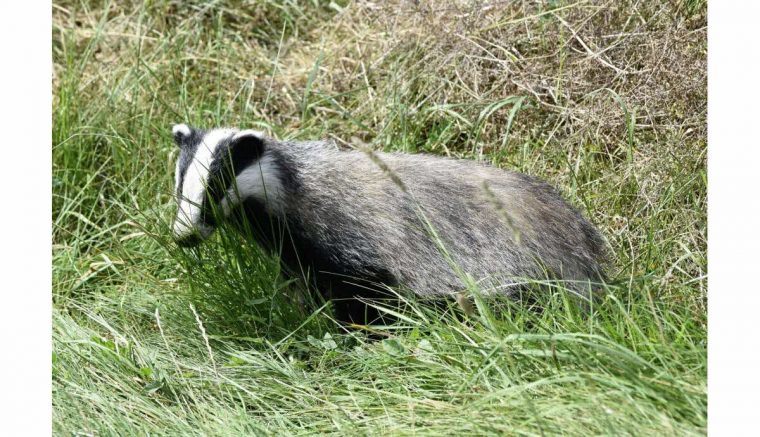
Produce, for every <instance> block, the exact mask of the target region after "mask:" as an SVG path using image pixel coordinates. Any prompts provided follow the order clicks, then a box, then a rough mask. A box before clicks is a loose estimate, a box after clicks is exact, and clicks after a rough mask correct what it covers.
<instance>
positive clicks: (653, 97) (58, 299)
mask: <svg viewBox="0 0 760 437" xmlns="http://www.w3.org/2000/svg"><path fill="white" fill-rule="evenodd" d="M54 3H55V4H54V5H53V35H52V38H53V64H54V74H53V78H52V80H53V90H54V102H53V108H52V111H53V142H52V148H53V169H52V184H53V186H52V190H53V211H52V221H53V235H52V242H53V266H52V268H53V284H52V288H53V296H52V298H53V314H52V319H53V356H52V360H53V375H52V377H53V431H54V433H56V434H65V435H71V434H81V435H137V434H143V435H145V434H150V435H178V434H182V435H239V434H242V433H246V434H275V435H288V434H312V433H314V434H316V433H334V434H340V435H377V434H392V435H408V434H420V435H439V434H441V433H443V432H446V433H449V434H453V435H462V434H476V435H484V434H496V433H506V434H514V435H551V434H567V435H579V436H587V435H598V434H605V435H607V434H627V435H631V434H633V435H691V434H705V433H706V421H707V417H706V415H707V382H706V363H707V344H706V342H707V335H706V278H707V262H706V237H707V235H706V233H707V230H706V226H707V225H706V186H707V180H706V109H707V90H706V82H707V80H706V58H707V53H706V51H707V44H706V39H707V37H706V33H707V32H706V26H707V23H706V18H705V17H706V4H705V2H704V1H700V0H673V1H666V0H661V1H646V2H643V1H633V0H631V1H622V2H606V3H603V2H596V1H577V2H573V1H564V0H557V1H542V2H529V1H493V2H465V1H456V2H447V1H391V2H367V1H356V2H345V1H334V2H325V1H319V0H313V1H308V2H298V3H297V2H294V1H287V2H280V3H278V2H272V1H266V0H262V1H256V2H244V4H241V3H239V2H229V3H226V2H208V3H205V2H199V1H192V2H174V1H146V2H132V1H125V2H102V3H101V2H97V1H82V2H74V1H56V2H54ZM178 122H186V123H189V124H192V125H197V126H203V127H212V126H221V125H227V126H239V127H246V128H255V129H259V130H263V131H265V132H267V133H268V134H270V135H273V136H275V137H277V138H282V139H286V138H292V139H315V138H329V139H333V140H335V141H336V142H337V143H338V144H340V145H341V146H345V147H350V146H352V145H357V144H366V145H368V146H370V147H372V148H375V149H377V150H396V151H405V152H409V153H433V154H439V155H447V156H456V157H463V158H469V159H480V160H484V161H488V162H491V163H493V164H494V165H497V166H500V167H503V168H509V169H514V170H518V171H521V172H525V173H528V174H531V175H535V176H538V177H540V178H542V179H544V180H547V181H549V182H550V183H551V184H552V185H554V186H556V187H557V188H558V189H559V190H560V191H561V192H562V193H563V195H564V196H565V197H566V198H567V199H568V200H569V201H570V202H571V203H572V204H573V205H575V206H576V207H577V208H578V209H579V210H581V211H582V213H583V214H584V215H586V216H587V217H588V218H589V219H590V220H591V221H592V222H593V223H595V224H596V225H597V226H598V227H599V228H600V230H601V231H602V233H603V234H604V236H605V238H606V239H607V240H608V242H609V246H610V249H611V252H612V254H613V257H612V263H611V265H610V276H611V278H612V281H611V283H610V284H609V285H608V286H607V287H606V288H605V290H604V296H603V298H602V299H600V301H599V302H597V303H595V304H594V306H593V307H592V308H591V309H590V311H588V312H583V311H579V310H578V308H577V306H576V305H575V304H574V303H573V302H571V301H568V300H567V298H566V293H563V290H562V288H561V287H559V288H558V287H544V288H543V293H541V294H540V295H539V296H537V297H536V298H535V299H534V300H535V302H534V303H533V305H534V306H533V307H528V306H527V305H526V304H519V303H515V302H510V301H506V300H504V301H501V300H500V301H496V302H492V301H489V302H483V301H480V300H476V302H475V306H474V307H473V308H460V307H459V306H458V305H457V304H456V303H452V304H451V305H449V306H448V308H446V307H440V306H437V307H432V306H430V305H427V304H425V303H422V302H418V301H416V300H415V299H413V298H411V297H406V296H405V297H404V301H403V302H404V303H403V305H402V307H401V308H399V309H398V310H393V311H397V314H395V315H396V316H397V318H398V319H399V321H398V322H397V323H396V324H395V325H394V326H392V327H386V328H384V329H383V328H372V329H373V332H372V336H371V337H372V338H368V333H370V332H369V331H370V329H369V328H366V329H365V328H362V327H358V328H357V329H353V330H350V331H348V332H346V331H344V330H342V329H341V328H340V327H339V326H338V325H336V323H335V322H334V321H333V320H332V318H331V310H330V305H329V304H326V303H324V302H320V301H318V300H315V299H310V298H309V296H308V295H307V294H305V293H304V290H303V287H302V286H301V285H300V284H299V283H297V282H289V281H286V280H285V279H283V278H282V277H281V275H280V274H279V267H278V264H277V262H276V260H274V259H272V258H271V257H268V256H265V255H264V254H262V253H261V252H260V251H259V250H258V249H257V248H256V247H255V246H252V245H250V244H248V243H247V242H246V241H244V240H242V239H241V238H240V237H238V236H236V235H235V234H232V233H227V232H224V231H223V232H219V233H217V234H216V236H215V237H214V238H212V239H211V240H210V241H209V242H208V243H207V244H204V245H203V246H202V247H201V249H199V250H197V251H191V250H180V249H178V248H177V246H176V245H174V244H173V243H172V242H171V240H170V238H169V232H168V229H169V222H170V220H171V218H172V215H173V214H174V211H175V209H174V208H175V206H174V202H173V199H172V183H173V169H174V159H175V158H176V156H177V150H176V147H175V146H174V145H173V144H172V141H171V126H172V124H173V123H178ZM466 293H468V294H470V297H476V296H477V290H476V289H469V290H467V291H466ZM464 307H466V305H464ZM538 308H541V310H539V309H538ZM465 310H466V311H465ZM377 338H380V339H379V340H378V339H377Z"/></svg>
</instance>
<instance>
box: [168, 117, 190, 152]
mask: <svg viewBox="0 0 760 437" xmlns="http://www.w3.org/2000/svg"><path fill="white" fill-rule="evenodd" d="M192 133H193V130H192V128H190V126H188V125H186V124H184V123H181V124H175V125H174V126H172V135H173V136H174V143H175V144H176V145H177V146H178V147H182V146H183V145H184V144H185V143H186V142H187V139H188V138H190V135H192Z"/></svg>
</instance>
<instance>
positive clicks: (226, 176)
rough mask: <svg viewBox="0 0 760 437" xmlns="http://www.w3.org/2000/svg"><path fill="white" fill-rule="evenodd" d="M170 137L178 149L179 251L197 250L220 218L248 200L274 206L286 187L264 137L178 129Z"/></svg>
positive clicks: (176, 229)
mask: <svg viewBox="0 0 760 437" xmlns="http://www.w3.org/2000/svg"><path fill="white" fill-rule="evenodd" d="M172 133H173V134H174V141H175V142H176V144H177V145H178V146H179V148H180V155H179V159H177V168H176V173H175V183H176V185H175V190H176V198H177V204H178V209H177V217H176V219H175V220H174V227H173V232H174V238H175V240H176V241H177V243H178V244H179V245H181V246H194V245H196V244H198V243H200V242H201V241H203V240H204V239H206V238H207V237H208V236H209V235H210V234H211V233H212V232H213V230H214V228H215V227H216V223H217V220H218V218H219V217H223V216H226V215H228V214H229V213H230V211H231V210H232V208H234V207H235V206H236V205H237V204H238V203H239V202H240V201H242V200H245V199H247V198H249V197H253V198H256V199H257V200H260V201H261V202H262V204H267V205H275V206H276V204H277V199H279V198H280V194H281V191H282V187H281V184H280V179H279V177H278V176H277V174H276V166H275V165H273V162H272V157H271V156H270V154H269V153H267V151H266V147H265V140H264V137H263V135H262V134H261V133H260V132H256V131H252V130H243V131H240V130H237V129H212V130H208V131H204V130H200V129H195V128H192V127H190V126H188V125H186V124H178V125H175V126H174V127H173V128H172Z"/></svg>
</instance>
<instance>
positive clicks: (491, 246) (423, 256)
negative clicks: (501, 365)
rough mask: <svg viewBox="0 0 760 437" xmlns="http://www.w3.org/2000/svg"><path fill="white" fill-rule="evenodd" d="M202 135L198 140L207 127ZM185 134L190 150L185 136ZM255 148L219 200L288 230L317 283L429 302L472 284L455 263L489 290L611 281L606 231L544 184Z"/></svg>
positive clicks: (307, 145) (446, 167)
mask: <svg viewBox="0 0 760 437" xmlns="http://www.w3.org/2000/svg"><path fill="white" fill-rule="evenodd" d="M181 126H182V127H183V128H186V126H184V125H181ZM176 130H177V128H175V136H176ZM191 132H192V135H193V136H195V137H198V133H197V132H200V131H197V130H191ZM211 132H215V131H211ZM217 132H218V131H217ZM236 132H237V131H235V130H231V131H230V133H229V135H228V136H230V137H231V136H233V135H235V134H236ZM205 135H209V134H208V133H205ZM238 135H240V134H238ZM252 135H253V134H252ZM181 137H182V138H178V142H179V143H180V144H182V141H183V138H184V139H186V138H185V137H184V136H181ZM218 137H219V135H218V134H217V136H216V137H215V138H218ZM196 140H197V138H196ZM215 141H218V140H215ZM254 141H259V142H260V145H259V147H260V148H261V149H260V150H261V152H260V154H259V155H258V156H257V157H256V159H255V160H254V161H252V162H248V163H246V165H247V166H248V167H247V169H248V170H247V171H246V170H245V169H241V168H236V169H235V170H234V171H235V174H236V175H237V190H234V189H233V188H228V189H227V191H226V196H225V197H224V198H223V199H221V200H220V202H219V203H220V204H221V205H222V207H223V210H224V211H225V213H229V212H230V211H232V210H234V206H235V205H239V204H242V206H243V207H244V208H247V209H249V210H250V211H249V212H248V217H249V218H250V219H251V220H258V221H261V220H262V217H263V218H264V219H265V220H272V219H273V220H275V221H277V222H278V223H281V224H284V225H285V227H286V228H287V229H288V238H290V239H292V240H293V241H292V242H290V243H287V242H286V243H284V244H285V246H288V245H290V246H292V248H293V252H294V253H293V254H291V256H290V259H288V257H287V256H284V257H283V259H284V262H285V263H286V264H290V265H289V267H290V268H291V270H298V269H301V268H303V267H304V266H309V267H311V268H312V269H313V270H314V271H313V272H312V273H313V274H315V275H317V276H318V277H319V276H322V277H324V276H326V275H331V274H333V279H332V280H330V281H327V283H329V284H332V285H335V284H336V281H338V280H339V279H335V278H338V277H342V278H343V280H344V281H345V282H354V283H356V278H359V279H367V280H370V281H381V282H385V283H390V285H396V284H399V285H403V286H406V287H408V288H410V289H411V290H413V291H414V292H415V293H417V294H419V295H422V296H441V295H451V294H452V293H454V292H457V291H459V290H462V289H463V288H464V287H465V284H464V283H463V281H462V279H461V278H460V276H459V275H458V274H457V273H456V271H455V269H453V268H452V265H451V263H450V261H453V263H454V264H455V265H456V266H458V268H459V269H460V270H461V271H462V272H466V273H467V274H469V275H470V276H471V277H472V278H473V279H475V280H476V281H480V282H481V283H482V284H483V285H484V286H483V290H484V291H486V292H489V291H491V292H493V291H497V292H498V291H502V292H504V293H508V292H509V290H510V289H513V288H514V287H511V285H513V284H517V283H520V282H522V281H524V280H525V279H526V278H535V279H541V278H546V274H547V272H549V274H550V275H551V276H553V277H556V278H559V279H564V280H567V281H571V283H574V282H576V281H577V283H578V284H579V285H578V286H575V287H572V288H574V289H575V290H576V291H578V292H581V293H583V292H587V291H588V289H589V288H588V282H589V281H591V282H597V281H599V280H600V279H601V277H602V267H601V265H600V262H601V261H602V260H603V258H604V253H605V249H604V243H603V239H602V238H601V236H600V234H599V233H598V231H597V230H596V229H595V228H594V227H593V226H592V225H591V224H590V223H589V222H588V221H586V220H585V219H584V218H583V217H582V216H581V214H579V213H578V212H577V211H576V210H575V209H573V208H572V207H570V206H569V205H568V204H567V203H566V202H565V201H564V200H563V199H562V198H561V197H560V195H559V194H558V193H557V192H556V191H555V190H554V189H553V188H552V187H551V186H549V185H548V184H546V183H544V182H541V181H539V180H537V179H535V178H533V177H530V176H526V175H523V174H519V173H515V172H511V171H506V170H501V169H498V168H495V167H492V166H489V165H485V164H482V163H478V162H475V161H470V160H458V159H448V158H441V157H435V156H429V155H410V154H402V153H375V154H372V155H370V154H368V153H365V152H362V151H357V150H339V149H338V148H336V147H335V145H334V144H332V143H330V142H322V141H312V142H281V141H277V140H274V139H271V138H266V137H264V136H261V135H260V134H255V139H254ZM208 146H209V147H212V148H213V147H216V146H214V145H208ZM196 149H197V147H196ZM183 153H185V149H184V148H183ZM188 153H190V152H188ZM192 153H196V152H195V151H193V152H192ZM182 159H185V161H187V158H186V157H184V158H180V160H182ZM383 166H387V168H388V169H390V171H391V172H392V173H393V175H394V176H393V177H391V176H390V175H388V174H387V172H386V171H384V169H383V168H382V167H383ZM178 167H179V166H178ZM178 172H179V168H178ZM241 175H243V176H242V177H241ZM395 178H397V179H399V180H400V183H399V181H398V180H394V179H395ZM185 183H187V182H185ZM203 183H204V185H205V184H208V181H205V182H203ZM267 185H269V190H267ZM262 188H263V189H262ZM181 190H182V187H178V192H181ZM262 193H263V194H262ZM238 194H239V195H240V197H242V198H243V199H238ZM216 197H217V198H218V197H219V196H218V195H217V196H216ZM180 219H181V217H178V220H180ZM426 220H427V221H428V223H429V224H430V227H428V226H427V225H426V223H425V221H426ZM189 225H191V226H189V227H193V226H194V225H195V223H190V224H189ZM196 227H197V226H196ZM431 228H432V230H434V232H435V233H436V234H437V235H438V237H439V240H438V242H436V240H435V239H434V238H431V232H430V230H431ZM260 229H261V227H260ZM203 236H204V237H205V235H203ZM178 237H182V235H178ZM263 239H264V240H266V239H267V237H263ZM291 243H292V244H291ZM441 244H442V246H443V247H444V248H445V251H446V253H448V254H449V255H450V259H448V260H447V258H446V257H445V256H444V255H443V254H442V251H441ZM292 264H298V266H294V265H292ZM327 269H333V270H334V271H329V270H327ZM318 282H319V281H318Z"/></svg>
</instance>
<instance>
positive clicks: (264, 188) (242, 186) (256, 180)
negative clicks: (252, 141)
mask: <svg viewBox="0 0 760 437" xmlns="http://www.w3.org/2000/svg"><path fill="white" fill-rule="evenodd" d="M278 172H279V169H278V168H277V165H276V164H275V162H274V159H273V158H272V156H271V155H270V154H268V153H266V152H264V155H263V156H262V157H261V159H259V160H258V161H257V162H255V163H253V164H252V165H250V166H249V167H248V168H246V169H245V170H243V171H242V172H240V174H238V176H237V178H236V179H235V183H236V185H237V190H236V189H235V187H234V186H233V187H230V188H229V189H228V190H227V195H226V196H225V197H224V199H222V208H223V211H224V213H225V214H228V213H229V211H230V209H232V207H233V206H235V205H237V204H238V203H239V202H241V201H242V200H245V199H249V198H253V199H256V200H258V201H259V202H261V203H262V204H264V205H265V206H266V208H267V209H268V210H270V211H272V212H282V210H283V206H284V201H285V193H284V189H283V186H282V182H281V181H280V178H279V176H278ZM238 195H239V197H238Z"/></svg>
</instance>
